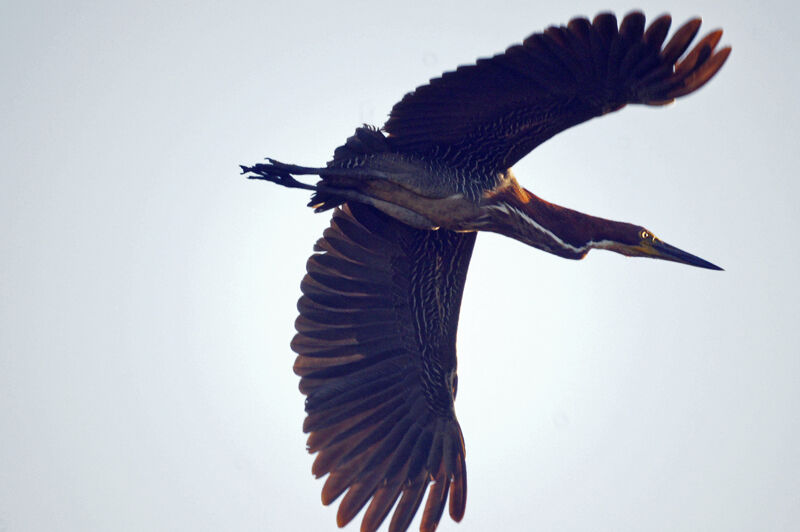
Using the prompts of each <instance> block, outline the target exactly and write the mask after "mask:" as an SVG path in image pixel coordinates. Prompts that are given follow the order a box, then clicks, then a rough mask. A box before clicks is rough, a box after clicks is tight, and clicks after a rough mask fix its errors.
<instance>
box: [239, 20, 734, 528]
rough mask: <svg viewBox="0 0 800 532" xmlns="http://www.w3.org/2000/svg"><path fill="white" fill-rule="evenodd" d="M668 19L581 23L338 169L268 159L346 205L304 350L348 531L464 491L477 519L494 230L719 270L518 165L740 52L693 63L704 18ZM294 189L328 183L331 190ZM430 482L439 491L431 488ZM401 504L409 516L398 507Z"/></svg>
mask: <svg viewBox="0 0 800 532" xmlns="http://www.w3.org/2000/svg"><path fill="white" fill-rule="evenodd" d="M670 22H671V21H670V17H669V16H668V15H664V16H661V17H659V18H657V19H655V20H654V21H653V22H652V23H651V24H650V25H649V27H647V29H646V30H645V17H644V15H642V14H641V13H638V12H634V13H630V14H628V15H627V16H626V17H625V18H624V19H623V20H622V23H621V24H620V25H619V27H618V26H617V20H616V18H615V16H614V15H612V14H607V13H604V14H600V15H598V16H597V17H595V19H594V20H593V21H591V22H590V21H589V20H587V19H585V18H576V19H574V20H572V21H571V22H570V23H569V24H568V25H567V26H566V27H563V26H562V27H551V28H549V29H547V30H546V31H544V32H543V33H535V34H533V35H531V36H530V37H528V38H527V39H525V41H524V42H523V43H522V44H518V45H515V46H512V47H510V48H509V49H508V50H506V51H505V52H504V53H502V54H499V55H496V56H494V57H492V58H490V59H481V60H478V62H477V63H476V64H474V65H470V66H462V67H459V68H458V69H456V70H455V71H453V72H448V73H446V74H444V75H442V77H440V78H437V79H434V80H432V81H430V83H428V84H427V85H424V86H422V87H420V88H418V89H416V90H415V91H414V92H411V93H409V94H407V95H406V96H405V97H404V98H403V99H402V100H401V101H400V102H399V103H397V104H396V105H395V106H394V108H393V109H392V111H391V114H390V116H389V120H388V121H387V122H386V124H385V125H384V127H383V130H378V129H375V128H371V127H361V128H358V129H357V130H356V132H355V134H354V135H353V136H352V137H350V138H349V139H347V142H346V143H345V144H344V146H341V147H339V148H337V149H336V151H335V152H334V155H333V160H332V161H330V162H329V163H328V164H327V166H326V167H324V168H308V167H302V166H296V165H290V164H283V163H280V162H278V161H275V160H273V159H268V162H267V163H266V164H256V165H254V166H251V167H246V166H243V167H242V169H243V170H244V172H245V173H247V174H248V177H250V178H253V179H264V180H267V181H272V182H274V183H277V184H280V185H283V186H286V187H299V188H303V189H308V190H313V191H314V194H313V197H312V200H311V202H310V204H309V205H310V206H311V207H314V208H315V210H316V211H317V212H319V211H324V210H328V209H335V210H334V212H333V219H332V220H331V225H330V227H329V228H328V229H326V230H325V232H324V235H323V237H322V238H321V239H320V240H319V241H318V242H317V244H316V246H315V247H314V251H315V252H316V253H315V254H313V255H312V256H311V258H309V259H308V264H307V269H308V273H307V275H306V276H305V278H304V279H303V281H302V284H301V289H302V292H303V296H302V297H301V298H300V300H299V302H298V308H299V311H300V316H299V317H298V318H297V321H296V328H297V335H296V336H295V337H294V340H293V341H292V349H293V350H294V351H295V352H296V353H297V354H298V357H297V359H296V362H295V364H294V371H295V373H297V374H298V375H299V376H300V377H301V379H300V390H301V391H302V393H303V394H305V395H306V396H307V398H306V402H305V408H306V413H307V414H308V415H307V417H306V419H305V423H304V425H303V430H304V431H305V432H307V433H310V435H309V437H308V450H309V452H311V453H318V454H317V457H316V459H315V461H314V465H313V468H312V471H313V473H314V474H315V475H316V476H317V477H321V476H324V475H326V474H328V475H329V476H328V478H327V480H326V482H325V485H324V487H323V489H322V502H323V503H324V504H326V505H327V504H330V503H332V502H333V501H334V500H336V499H337V498H338V497H339V496H340V495H342V494H343V493H344V492H345V491H347V494H346V495H345V496H344V498H343V499H342V501H341V503H340V505H339V510H338V514H337V523H338V525H339V526H340V527H341V526H344V525H346V524H347V523H348V522H350V521H351V520H352V519H353V518H354V517H355V516H356V514H357V513H358V512H359V511H360V510H361V509H362V508H363V507H364V506H365V505H366V504H367V502H369V501H370V499H371V502H369V506H368V507H367V510H366V512H365V514H364V517H363V521H362V524H361V530H362V531H373V530H376V529H377V528H378V527H379V526H380V524H381V523H382V522H383V520H384V519H385V518H386V517H387V515H388V514H389V512H390V511H391V509H392V508H393V507H394V514H393V516H392V519H391V524H390V525H389V530H390V531H392V532H394V531H402V530H406V529H407V528H408V526H409V523H410V522H411V520H412V518H413V517H414V515H415V513H416V512H417V509H418V508H419V506H420V504H421V502H422V499H423V497H424V495H425V491H426V490H427V491H428V498H427V502H426V504H425V509H424V512H423V515H422V521H421V526H420V529H421V530H423V531H432V530H434V529H436V527H437V525H438V522H439V520H440V518H441V516H442V513H443V510H444V505H445V502H446V501H447V498H448V494H449V498H450V505H449V509H450V516H451V517H452V518H453V519H454V520H456V521H460V520H461V518H462V517H463V516H464V508H465V504H466V496H467V480H466V478H467V477H466V469H465V462H464V454H465V451H464V440H463V437H462V434H461V428H460V426H459V424H458V421H457V420H456V416H455V410H454V400H455V397H456V390H457V382H458V380H457V377H456V328H457V324H458V314H459V308H460V305H461V295H462V291H463V288H464V280H465V278H466V274H467V267H468V265H469V260H470V256H471V254H472V248H473V244H474V243H475V235H476V233H477V231H493V232H496V233H500V234H503V235H506V236H510V237H512V238H515V239H517V240H520V241H522V242H524V243H526V244H529V245H531V246H533V247H535V248H539V249H542V250H544V251H547V252H549V253H554V254H556V255H559V256H561V257H566V258H570V259H580V258H583V257H584V256H585V255H586V253H587V252H589V251H590V250H592V249H608V250H611V251H615V252H617V253H621V254H623V255H627V256H639V257H650V258H657V259H664V260H669V261H674V262H680V263H682V264H689V265H692V266H699V267H701V268H708V269H713V270H719V269H720V268H718V267H717V266H714V265H713V264H711V263H709V262H706V261H705V260H703V259H700V258H698V257H695V256H694V255H690V254H689V253H686V252H683V251H681V250H679V249H677V248H675V247H673V246H670V245H669V244H666V243H664V242H662V241H661V240H659V239H658V238H656V237H655V236H654V235H653V233H651V232H650V231H649V230H647V229H645V228H643V227H640V226H637V225H632V224H629V223H623V222H614V221H610V220H605V219H602V218H597V217H594V216H589V215H586V214H581V213H579V212H576V211H573V210H570V209H567V208H564V207H560V206H558V205H554V204H551V203H548V202H546V201H544V200H542V199H540V198H538V197H536V196H535V195H533V194H532V193H531V192H529V191H527V190H526V189H524V188H522V187H521V186H520V185H519V184H518V183H517V180H516V179H515V178H514V176H513V174H512V173H511V169H510V168H511V166H513V165H514V163H516V162H517V161H518V160H520V159H521V158H522V157H524V156H525V155H526V154H527V153H528V152H530V151H531V150H532V149H534V148H535V147H536V146H538V145H539V144H541V143H542V142H544V141H546V140H547V139H549V138H550V137H552V136H553V135H555V134H556V133H558V132H560V131H563V130H565V129H567V128H568V127H571V126H574V125H576V124H580V123H581V122H584V121H586V120H589V119H590V118H593V117H596V116H600V115H603V114H606V113H609V112H611V111H616V110H618V109H620V108H622V107H624V106H625V105H626V104H629V103H641V104H646V105H664V104H667V103H670V102H672V101H673V100H674V99H675V98H678V97H680V96H684V95H686V94H689V93H691V92H694V91H695V90H697V89H699V88H700V87H701V86H703V85H704V84H705V83H706V82H707V81H708V80H709V79H711V78H712V77H713V76H714V74H716V73H717V71H718V70H719V69H720V67H722V65H723V63H724V62H725V60H726V59H727V57H728V54H729V53H730V48H729V47H725V48H722V49H720V50H716V51H715V48H716V46H717V44H718V42H719V40H720V37H721V35H722V31H720V30H717V31H713V32H711V33H710V34H708V35H707V36H705V37H704V38H703V39H702V40H700V41H699V42H698V43H697V44H696V45H695V46H694V48H693V49H692V50H691V51H690V52H689V53H687V54H685V55H684V52H686V50H687V49H688V47H689V45H690V43H691V42H692V41H693V40H694V38H695V36H696V35H697V32H698V29H699V28H700V19H692V20H690V21H688V22H687V23H686V24H684V25H683V26H681V27H680V28H679V29H678V30H677V31H676V32H675V33H674V34H673V36H672V37H671V39H670V40H669V41H668V42H667V44H666V45H664V46H662V45H663V43H664V41H665V38H666V36H667V33H668V31H669V27H670ZM292 174H294V175H298V174H300V175H318V176H320V178H321V181H319V182H318V183H317V184H316V185H308V184H304V183H302V182H300V181H297V180H296V179H295V178H294V177H293V176H292ZM429 486H430V487H429ZM398 499H399V502H398Z"/></svg>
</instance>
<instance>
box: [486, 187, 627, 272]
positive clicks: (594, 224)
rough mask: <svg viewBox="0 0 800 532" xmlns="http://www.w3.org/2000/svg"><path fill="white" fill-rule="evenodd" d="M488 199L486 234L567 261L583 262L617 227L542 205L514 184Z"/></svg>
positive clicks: (560, 207)
mask: <svg viewBox="0 0 800 532" xmlns="http://www.w3.org/2000/svg"><path fill="white" fill-rule="evenodd" d="M487 199H488V202H487V203H488V205H487V206H488V207H489V209H490V210H491V211H492V216H491V218H493V221H492V224H491V225H492V227H487V229H488V230H490V231H494V232H498V233H501V234H504V235H506V236H510V237H512V238H515V239H517V240H520V241H522V242H525V243H526V244H528V245H530V246H533V247H536V248H538V249H541V250H544V251H547V252H549V253H553V254H555V255H559V256H561V257H566V258H570V259H581V258H583V257H584V256H585V255H586V253H588V251H589V250H590V249H591V248H592V247H594V245H595V244H598V243H600V242H602V241H604V240H606V239H607V236H608V235H609V234H612V233H613V232H614V231H613V227H614V225H616V224H619V223H620V222H614V221H611V220H606V219H604V218H598V217H596V216H590V215H588V214H584V213H582V212H578V211H575V210H572V209H568V208H566V207H562V206H560V205H556V204H554V203H550V202H548V201H545V200H543V199H541V198H539V197H538V196H536V195H535V194H533V193H531V192H530V191H528V190H526V189H524V188H522V187H521V186H519V185H518V184H517V183H516V181H514V182H512V183H511V184H510V186H508V187H504V188H503V189H502V190H500V191H498V192H497V193H495V194H493V195H492V196H491V197H490V198H487ZM626 225H627V224H626Z"/></svg>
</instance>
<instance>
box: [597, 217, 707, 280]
mask: <svg viewBox="0 0 800 532" xmlns="http://www.w3.org/2000/svg"><path fill="white" fill-rule="evenodd" d="M620 225H622V224H620ZM624 225H625V226H627V227H624V230H623V231H621V232H620V234H618V235H615V237H614V239H612V240H602V241H600V242H596V243H594V245H593V246H592V247H594V248H598V249H608V250H611V251H615V252H617V253H621V254H622V255H625V256H628V257H648V258H651V259H661V260H669V261H672V262H679V263H681V264H688V265H690V266H697V267H698V268H706V269H709V270H722V268H720V267H719V266H716V265H714V264H711V263H710V262H708V261H707V260H703V259H701V258H700V257H697V256H695V255H692V254H691V253H687V252H685V251H683V250H681V249H678V248H676V247H675V246H672V245H670V244H667V243H666V242H664V241H662V240H661V239H659V238H658V237H657V236H656V235H654V234H653V233H652V232H651V231H650V230H648V229H645V228H644V227H640V226H635V225H631V224H624Z"/></svg>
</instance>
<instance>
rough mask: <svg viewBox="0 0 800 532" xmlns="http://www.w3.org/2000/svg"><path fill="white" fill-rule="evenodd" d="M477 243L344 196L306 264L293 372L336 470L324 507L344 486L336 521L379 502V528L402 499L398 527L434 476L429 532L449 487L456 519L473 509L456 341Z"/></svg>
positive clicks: (314, 440)
mask: <svg viewBox="0 0 800 532" xmlns="http://www.w3.org/2000/svg"><path fill="white" fill-rule="evenodd" d="M474 242H475V233H468V234H462V233H455V232H451V231H444V230H440V231H422V230H417V229H413V228H411V227H408V226H406V225H404V224H402V223H399V222H397V221H394V220H393V219H391V218H389V217H388V216H386V215H384V214H382V213H380V212H379V211H377V210H375V209H373V208H372V207H368V206H366V205H361V204H346V205H344V206H343V207H342V208H341V209H337V210H336V211H335V212H334V215H333V219H332V220H331V226H330V227H329V228H328V229H326V230H325V232H324V236H323V237H322V238H321V239H320V240H319V241H318V242H317V244H316V246H315V251H317V252H318V253H316V254H314V255H312V256H311V257H310V258H309V260H308V264H307V270H308V274H307V275H306V276H305V278H304V279H303V282H302V285H301V288H302V291H303V296H302V297H301V298H300V300H299V302H298V308H299V310H300V316H299V317H298V318H297V322H296V328H297V335H296V336H295V338H294V340H293V342H292V349H293V350H294V351H295V352H296V353H298V357H297V360H296V362H295V366H294V369H295V372H296V373H297V374H298V375H300V376H301V377H302V378H301V380H300V390H301V391H302V392H303V393H304V394H305V395H306V396H307V398H306V413H307V414H308V415H307V417H306V420H305V423H304V427H303V428H304V430H305V432H308V433H310V435H309V438H308V449H309V452H312V453H318V454H317V457H316V459H315V461H314V465H313V469H312V471H313V473H314V474H315V475H316V476H317V477H321V476H323V475H326V474H329V476H328V478H327V480H326V482H325V485H324V487H323V490H322V500H323V503H324V504H330V503H331V502H333V501H334V500H335V499H337V498H338V497H339V496H340V495H342V493H344V492H345V490H347V494H346V495H345V496H344V498H343V499H342V501H341V503H340V505H339V510H338V514H337V522H338V524H339V526H344V525H345V524H347V523H348V522H350V521H351V520H352V519H353V518H354V517H355V516H356V514H357V513H358V512H359V511H360V510H361V508H362V507H363V506H364V505H366V504H367V502H368V501H369V500H370V499H372V500H371V502H370V503H369V506H368V508H367V511H366V512H365V515H364V518H363V522H362V527H361V530H362V531H373V530H376V529H377V528H378V527H379V526H380V524H381V523H382V522H383V520H384V519H385V518H386V516H387V515H388V513H389V511H390V510H391V508H392V507H393V505H394V504H395V502H396V501H397V499H398V498H399V502H398V503H397V506H396V508H395V511H394V515H393V517H392V520H391V524H390V528H389V530H390V531H391V532H395V531H403V530H406V528H407V527H408V525H409V523H410V521H411V519H412V518H413V517H414V514H415V513H416V511H417V509H418V508H419V506H420V504H421V502H422V498H423V497H424V495H425V491H426V489H428V486H429V484H430V488H429V489H428V498H427V502H426V504H425V509H424V512H423V517H422V528H421V529H422V530H428V531H432V530H434V529H435V528H436V526H437V524H438V522H439V519H440V518H441V515H442V513H443V510H444V505H445V502H446V501H447V498H448V494H449V498H450V508H449V509H450V515H451V516H452V518H453V519H455V520H456V521H458V520H460V519H461V518H462V517H463V515H464V507H465V504H466V490H467V485H466V482H467V481H466V478H467V477H466V470H465V463H464V442H463V438H462V435H461V429H460V427H459V424H458V421H457V420H456V417H455V411H454V408H453V401H454V398H455V393H456V385H457V381H456V349H455V341H456V329H457V325H458V313H459V309H460V306H461V295H462V292H463V287H464V281H465V278H466V274H467V268H468V266H469V260H470V257H471V255H472V248H473V245H474ZM431 482H433V484H431Z"/></svg>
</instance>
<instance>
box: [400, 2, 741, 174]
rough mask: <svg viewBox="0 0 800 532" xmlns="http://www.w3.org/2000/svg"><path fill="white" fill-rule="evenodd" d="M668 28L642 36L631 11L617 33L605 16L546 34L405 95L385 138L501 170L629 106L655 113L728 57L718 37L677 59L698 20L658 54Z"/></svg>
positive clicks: (661, 20) (661, 23) (659, 24)
mask: <svg viewBox="0 0 800 532" xmlns="http://www.w3.org/2000/svg"><path fill="white" fill-rule="evenodd" d="M670 24H671V19H670V17H669V15H662V16H660V17H658V18H656V19H655V20H654V21H653V22H652V23H650V25H649V26H648V27H646V24H645V17H644V15H643V14H641V13H639V12H632V13H630V14H628V15H627V16H625V18H623V19H622V22H621V23H620V24H619V26H618V25H617V19H616V17H615V16H614V15H613V14H610V13H603V14H600V15H598V16H597V17H595V18H594V20H593V21H592V22H589V21H588V20H587V19H585V18H576V19H573V20H572V21H570V22H569V24H568V25H566V26H562V27H550V28H548V29H547V30H545V31H544V32H542V33H535V34H533V35H531V36H529V37H528V38H527V39H525V40H524V41H523V43H522V44H521V45H515V46H512V47H510V48H509V49H508V50H506V51H505V52H504V53H502V54H499V55H496V56H494V57H492V58H488V59H480V60H478V61H477V62H476V64H474V65H469V66H461V67H459V68H457V69H456V70H455V71H453V72H448V73H445V74H443V75H442V76H441V77H440V78H437V79H433V80H431V81H430V83H428V84H427V85H424V86H422V87H419V88H417V89H416V90H415V91H414V92H411V93H409V94H407V95H406V96H405V97H404V98H403V99H402V100H401V101H400V102H398V103H397V104H396V105H395V106H394V108H393V109H392V112H391V114H390V116H389V120H388V121H387V122H386V124H385V126H384V129H385V130H386V131H387V132H388V133H389V139H390V141H391V143H392V145H393V146H394V147H395V148H396V149H398V150H400V151H410V152H415V153H420V154H423V155H429V156H432V157H438V158H440V159H441V158H445V159H448V162H449V163H450V164H453V165H456V166H463V167H469V168H472V167H474V166H475V165H476V164H480V165H481V166H480V167H482V168H487V169H488V170H490V171H492V172H496V171H503V170H505V169H506V168H509V167H510V166H512V165H513V164H514V163H515V162H517V161H518V160H519V159H521V158H522V157H524V156H525V155H526V154H527V153H529V152H530V151H531V150H532V149H534V148H535V147H536V146H538V145H539V144H541V143H542V142H544V141H546V140H547V139H549V138H550V137H552V136H553V135H555V134H557V133H559V132H561V131H563V130H565V129H567V128H569V127H571V126H574V125H577V124H579V123H581V122H584V121H586V120H589V119H591V118H593V117H597V116H600V115H602V114H605V113H607V112H610V111H615V110H617V109H620V108H622V107H624V106H625V105H626V104H629V103H641V104H648V105H663V104H665V103H669V102H671V101H673V100H674V99H675V98H678V97H681V96H684V95H686V94H689V93H690V92H693V91H695V90H697V89H699V88H700V87H702V86H703V85H704V84H705V83H706V82H708V80H709V79H711V78H712V77H713V76H714V74H716V73H717V72H718V71H719V69H720V68H721V67H722V65H723V64H724V62H725V60H726V59H727V57H728V55H729V53H730V48H729V47H725V48H722V49H720V50H717V49H716V47H717V45H718V44H719V39H720V37H721V35H722V32H721V31H720V30H717V31H714V32H712V33H710V34H709V35H707V36H706V37H704V38H703V39H701V40H700V41H699V42H698V43H697V44H696V45H695V46H694V48H693V49H692V50H691V51H690V52H689V53H688V54H686V55H685V57H684V54H685V53H686V50H687V49H688V48H689V46H690V45H691V43H692V41H693V40H694V38H695V36H696V35H697V32H698V30H699V28H700V19H692V20H690V21H688V22H687V23H686V24H684V25H683V26H681V27H680V28H679V29H678V30H677V31H676V32H675V34H674V35H673V36H672V38H671V39H670V40H669V41H668V42H667V44H666V45H665V46H664V47H663V49H662V48H661V46H662V44H663V43H664V40H665V39H666V37H667V33H668V32H669V27H670ZM682 57H683V58H682ZM681 58H682V59H681Z"/></svg>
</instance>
